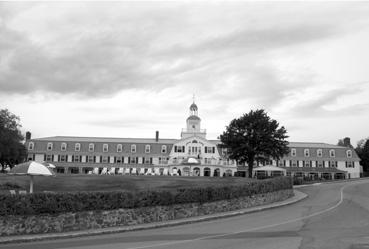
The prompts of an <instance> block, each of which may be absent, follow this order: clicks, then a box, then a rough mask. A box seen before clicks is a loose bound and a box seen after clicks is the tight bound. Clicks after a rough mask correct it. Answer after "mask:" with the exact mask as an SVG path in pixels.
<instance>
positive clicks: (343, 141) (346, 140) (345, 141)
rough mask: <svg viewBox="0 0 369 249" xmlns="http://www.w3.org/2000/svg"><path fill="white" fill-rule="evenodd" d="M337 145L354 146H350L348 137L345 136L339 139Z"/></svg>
mask: <svg viewBox="0 0 369 249" xmlns="http://www.w3.org/2000/svg"><path fill="white" fill-rule="evenodd" d="M337 145H338V146H343V147H349V148H351V149H353V148H354V146H352V145H351V143H350V138H348V137H345V138H343V139H339V140H338V143H337Z"/></svg>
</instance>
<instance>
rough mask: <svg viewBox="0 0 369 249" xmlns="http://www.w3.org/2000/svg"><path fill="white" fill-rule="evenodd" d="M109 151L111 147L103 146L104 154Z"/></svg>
mask: <svg viewBox="0 0 369 249" xmlns="http://www.w3.org/2000/svg"><path fill="white" fill-rule="evenodd" d="M108 150H109V145H108V144H103V152H108Z"/></svg>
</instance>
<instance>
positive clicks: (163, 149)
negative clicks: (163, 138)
mask: <svg viewBox="0 0 369 249" xmlns="http://www.w3.org/2000/svg"><path fill="white" fill-rule="evenodd" d="M167 150H168V149H167V146H166V145H165V144H163V145H162V146H161V150H160V152H161V154H166V153H167Z"/></svg>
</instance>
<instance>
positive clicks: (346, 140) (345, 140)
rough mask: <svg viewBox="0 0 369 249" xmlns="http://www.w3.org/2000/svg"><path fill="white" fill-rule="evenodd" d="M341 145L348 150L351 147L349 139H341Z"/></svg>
mask: <svg viewBox="0 0 369 249" xmlns="http://www.w3.org/2000/svg"><path fill="white" fill-rule="evenodd" d="M343 145H344V146H345V147H350V148H352V145H351V142H350V138H349V137H345V138H344V139H343Z"/></svg>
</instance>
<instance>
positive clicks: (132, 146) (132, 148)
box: [131, 144, 136, 153]
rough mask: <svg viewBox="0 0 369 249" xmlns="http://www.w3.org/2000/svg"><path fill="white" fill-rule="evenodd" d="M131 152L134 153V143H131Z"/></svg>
mask: <svg viewBox="0 0 369 249" xmlns="http://www.w3.org/2000/svg"><path fill="white" fill-rule="evenodd" d="M131 153H136V145H135V144H132V145H131Z"/></svg>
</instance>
